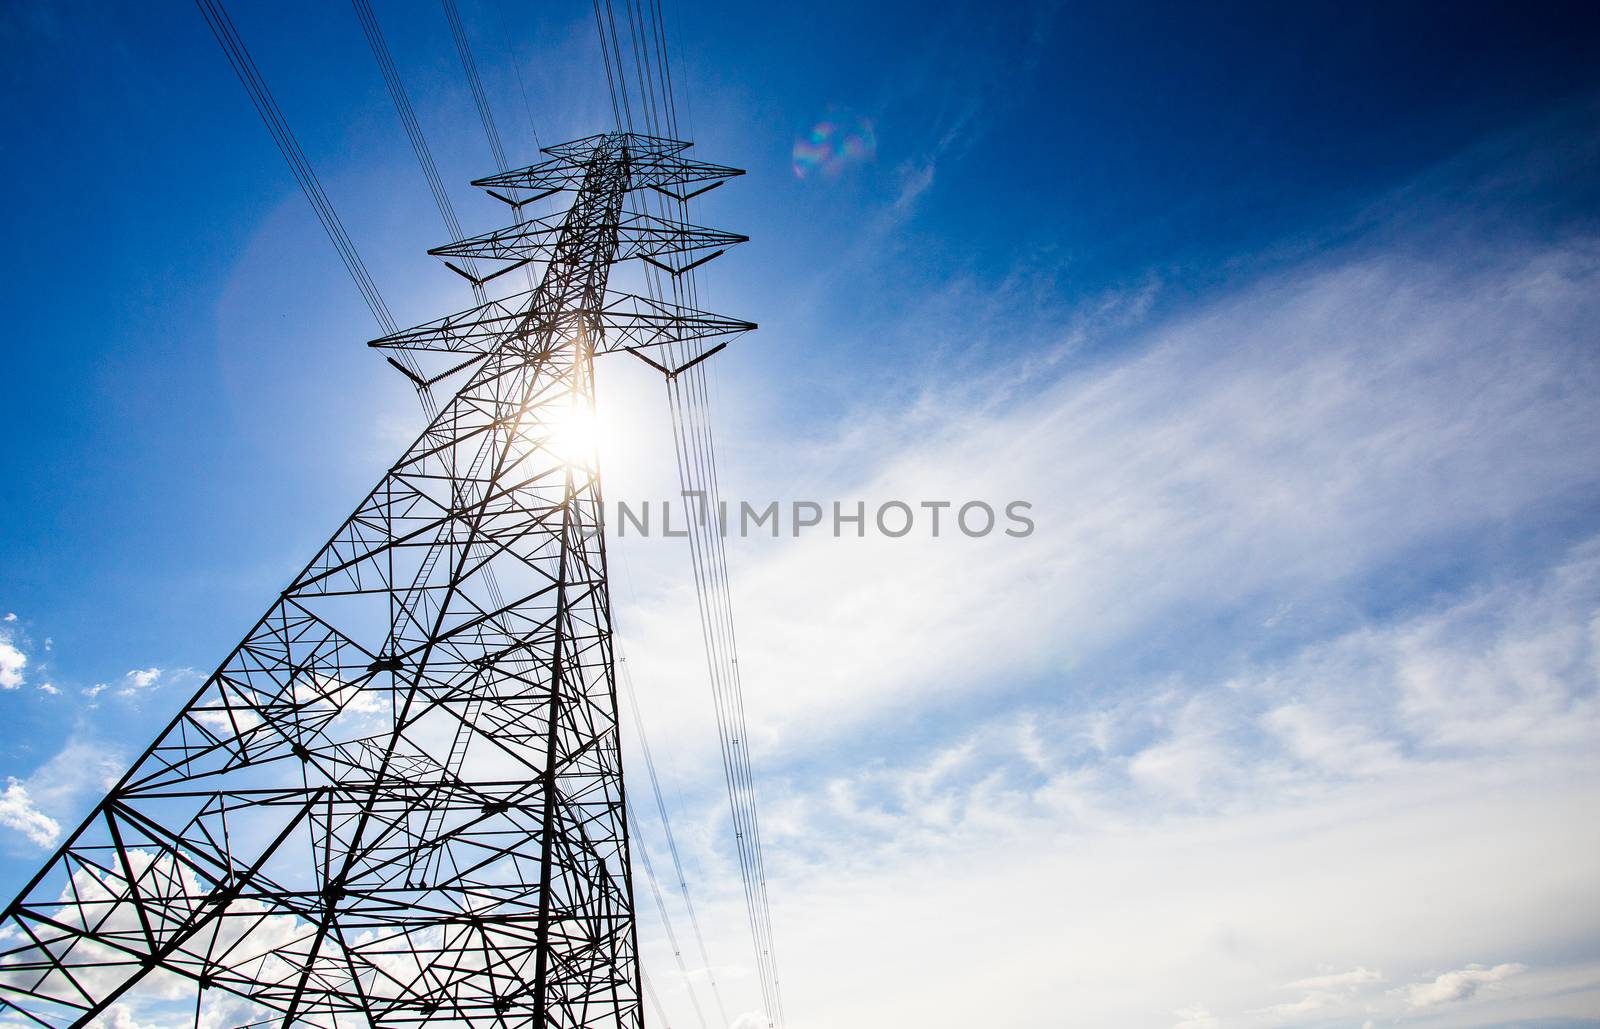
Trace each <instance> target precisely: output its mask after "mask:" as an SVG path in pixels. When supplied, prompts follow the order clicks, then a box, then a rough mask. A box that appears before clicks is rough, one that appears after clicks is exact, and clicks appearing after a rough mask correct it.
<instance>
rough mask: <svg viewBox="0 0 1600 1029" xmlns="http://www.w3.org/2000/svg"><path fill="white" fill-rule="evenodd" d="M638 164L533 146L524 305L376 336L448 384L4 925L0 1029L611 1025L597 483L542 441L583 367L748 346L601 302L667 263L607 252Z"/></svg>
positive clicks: (604, 626) (568, 449)
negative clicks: (545, 196)
mask: <svg viewBox="0 0 1600 1029" xmlns="http://www.w3.org/2000/svg"><path fill="white" fill-rule="evenodd" d="M638 138H639V137H633V136H629V135H625V134H613V135H606V136H595V137H590V138H589V139H587V140H583V141H579V142H578V143H573V144H566V145H564V146H562V147H556V148H551V150H552V152H559V156H560V157H561V158H562V159H563V160H566V161H569V162H572V163H573V164H574V165H575V166H578V167H581V169H582V178H581V185H580V188H579V190H578V192H577V196H576V199H575V201H574V203H573V205H572V207H571V209H570V210H569V211H568V213H567V214H566V216H565V217H564V219H562V220H561V222H560V223H559V224H558V225H556V226H554V227H553V231H552V233H551V237H550V240H549V244H548V252H549V254H550V261H549V267H548V270H547V272H546V274H545V276H544V278H543V281H542V282H541V283H540V285H539V286H538V288H536V289H534V290H533V291H531V292H528V293H522V294H518V295H517V296H514V297H509V298H506V299H505V300H500V301H495V302H493V303H490V304H486V305H483V306H481V307H478V308H475V309H474V310H473V311H471V312H467V313H465V314H463V315H457V316H452V318H450V319H444V320H443V321H442V322H436V323H432V324H431V325H430V326H423V327H420V328H418V329H413V330H409V331H408V332H403V333H399V334H397V335H396V336H394V337H389V338H388V339H387V340H384V341H378V345H382V346H396V347H398V346H414V347H416V348H417V349H428V348H429V347H438V348H441V349H444V350H448V351H452V352H462V353H470V354H471V355H472V356H473V359H474V360H476V361H477V362H478V364H477V367H476V368H475V369H474V370H473V372H472V374H471V375H470V376H469V377H468V378H467V379H466V381H465V382H464V384H463V385H462V386H461V388H460V389H459V391H458V392H457V393H456V394H455V396H454V397H453V398H452V399H451V400H450V402H449V403H448V404H447V405H445V406H444V407H443V409H442V410H441V411H440V413H439V414H438V416H437V417H436V418H434V420H433V421H432V422H431V423H430V424H429V425H428V427H427V428H426V429H425V430H424V431H423V433H422V434H421V436H420V437H419V438H418V439H417V440H416V442H415V443H413V444H412V445H411V446H410V447H409V448H408V449H407V451H406V452H405V453H404V455H402V456H401V458H400V459H399V460H398V461H397V462H396V463H395V464H394V465H393V467H392V468H391V469H390V470H389V471H388V473H387V474H385V475H384V477H383V479H382V481H380V482H379V483H378V485H377V486H376V487H375V488H374V489H373V490H372V492H371V493H369V494H368V495H367V497H366V498H365V499H364V500H363V501H362V502H361V504H360V505H359V506H358V507H357V509H356V510H355V512H354V513H353V514H352V515H351V516H350V517H349V518H348V519H347V520H346V521H345V522H344V523H343V524H342V525H341V526H340V527H339V529H338V530H337V531H336V532H335V533H334V534H333V536H332V538H331V539H330V540H329V541H328V542H327V544H326V545H325V546H324V547H323V548H322V549H321V550H320V551H319V552H318V553H317V554H316V555H315V556H314V557H313V558H312V559H311V561H310V562H309V563H308V564H307V565H306V566H305V568H304V569H303V570H302V571H301V572H300V574H299V575H297V576H296V577H295V578H294V580H293V581H292V582H291V583H290V585H289V586H288V587H287V588H286V589H285V590H284V591H283V592H282V593H281V594H280V595H279V597H278V598H277V599H276V600H275V601H274V602H273V604H272V605H271V607H270V608H269V609H268V610H267V612H266V614H265V615H263V616H262V618H261V620H260V621H259V622H257V623H256V625H255V626H254V627H253V628H252V629H251V630H250V632H249V633H248V634H247V635H246V636H245V638H244V640H243V641H242V642H241V643H240V644H239V645H238V647H237V648H235V649H234V651H233V652H232V653H231V654H229V655H228V657H227V658H226V660H224V661H223V662H222V664H221V665H220V667H218V669H217V670H216V672H215V673H213V674H212V675H211V676H210V677H209V678H208V679H207V680H206V682H205V683H204V685H203V686H202V687H201V688H200V689H199V691H198V692H197V693H196V694H195V695H194V697H193V698H192V699H191V700H190V701H189V703H188V704H186V705H185V706H184V707H183V709H182V710H181V711H180V712H179V713H178V714H177V716H176V717H175V718H173V720H172V721H171V722H170V723H169V724H168V726H167V727H166V728H165V729H164V730H163V731H162V732H161V734H160V735H159V736H158V738H157V739H156V741H155V742H154V743H153V744H152V745H151V746H150V747H149V749H148V750H146V751H145V752H144V753H143V755H142V756H140V758H139V759H138V760H137V761H136V762H135V763H134V765H133V767H132V768H131V769H130V770H129V771H128V772H127V774H126V775H125V776H124V777H123V778H122V779H121V780H120V781H119V782H118V783H117V784H116V785H115V786H114V787H113V788H112V789H111V790H110V792H109V793H108V794H107V796H106V797H105V798H104V799H103V800H102V801H101V802H100V803H99V804H98V805H97V806H96V807H95V809H94V810H93V812H92V813H91V814H90V815H89V816H88V817H87V818H86V819H85V820H84V822H83V823H82V825H80V826H79V827H78V828H77V829H76V831H74V832H73V833H72V834H71V835H70V837H68V839H67V840H66V842H65V843H64V844H62V846H61V847H60V849H59V850H58V851H57V852H56V853H55V855H54V856H53V857H52V858H51V859H50V860H49V862H48V863H47V864H46V865H45V866H44V867H43V868H42V869H40V871H39V872H38V874H36V875H35V876H34V877H33V879H32V880H31V881H30V882H29V883H28V884H27V886H26V887H25V888H24V889H23V891H22V893H21V894H20V895H19V896H18V897H17V898H16V899H15V900H14V901H13V902H12V903H11V904H10V905H9V906H8V907H7V908H6V910H5V913H4V916H3V919H0V1022H4V1023H5V1024H7V1025H36V1026H44V1027H66V1026H82V1025H88V1024H91V1023H95V1022H97V1020H98V1021H101V1022H106V1023H109V1022H110V1021H112V1020H113V1019H114V1018H116V1017H119V1016H118V1014H117V1013H116V1012H113V1011H112V1010H111V1008H112V1005H113V1004H117V1003H119V1002H120V1003H126V1004H129V1005H131V1006H132V1007H131V1011H132V1014H133V1016H134V1017H136V1018H137V1020H138V1021H140V1022H144V1023H151V1022H153V1023H155V1024H158V1025H161V1026H164V1027H165V1026H178V1025H185V1024H193V1025H195V1026H199V1025H201V1024H206V1025H213V1024H216V1025H225V1026H244V1025H251V1026H258V1025H259V1026H264V1025H278V1026H283V1027H288V1026H312V1027H318V1029H351V1027H375V1026H380V1025H381V1026H396V1027H403V1026H420V1025H430V1026H445V1025H448V1026H465V1027H489V1026H494V1027H497V1029H549V1027H559V1029H640V1027H641V1026H642V1024H643V1021H642V1015H641V1011H640V994H639V986H640V971H639V964H638V959H637V942H636V931H635V924H634V895H633V886H632V880H631V876H630V871H629V851H628V847H629V843H628V834H627V814H626V811H625V808H624V793H623V781H622V758H621V753H620V743H619V736H618V731H617V703H616V682H615V672H614V665H613V658H612V636H611V601H610V595H609V591H608V585H607V575H606V553H605V544H604V536H603V533H602V525H601V510H602V506H601V505H602V496H601V484H600V474H599V470H598V467H597V463H596V461H595V459H594V455H593V453H592V452H583V451H581V450H578V449H575V448H574V446H573V444H572V443H571V439H572V435H573V434H572V433H571V432H570V431H568V430H569V428H570V426H571V424H572V419H573V418H574V417H577V416H582V415H583V414H584V413H585V412H587V411H589V410H590V409H591V408H592V405H593V399H594V394H593V390H594V376H593V364H592V361H593V358H594V356H595V355H596V354H600V353H606V352H610V351H615V350H619V349H635V348H638V347H643V346H654V345H657V343H656V342H651V341H661V340H665V339H666V338H668V337H671V338H679V339H696V338H707V337H705V336H704V335H697V334H706V333H710V332H712V331H713V330H715V331H720V332H723V333H725V334H728V333H733V334H736V333H737V332H742V331H745V330H746V329H748V328H751V327H752V326H749V325H747V324H745V323H738V322H733V321H731V320H727V319H720V320H719V319H714V318H712V317H711V316H703V315H700V314H699V313H698V312H691V311H686V310H684V309H680V308H673V307H671V306H670V305H662V304H659V303H657V302H653V301H646V300H643V299H642V298H638V297H619V296H616V295H610V296H608V294H607V292H606V289H607V287H606V283H607V275H608V271H609V269H610V267H611V265H612V264H613V263H614V262H615V261H616V260H618V259H620V257H621V256H622V255H624V254H626V253H628V252H629V251H630V249H632V250H634V251H638V250H639V249H640V248H641V247H643V246H646V245H649V246H652V247H656V248H658V249H656V250H655V251H654V252H658V253H676V252H682V250H683V249H686V248H690V247H692V246H693V245H695V244H693V243H691V242H688V241H687V240H683V241H679V243H678V244H676V245H675V244H673V243H672V241H671V240H670V239H669V238H668V236H669V234H670V233H669V230H668V229H667V227H666V226H664V225H655V226H651V227H650V229H649V230H648V232H645V231H643V230H640V229H638V228H636V227H630V228H629V229H627V230H624V228H623V226H625V225H629V223H628V222H626V221H625V219H624V218H623V214H622V206H623V200H624V197H625V196H626V194H627V193H628V191H629V190H630V189H631V188H633V186H634V183H633V180H632V177H631V168H632V167H633V166H634V165H635V162H636V160H637V159H638V157H639V154H638V153H636V152H635V147H636V146H637V147H640V148H642V150H643V151H644V153H645V154H646V156H649V157H651V159H657V158H659V157H661V156H662V155H669V154H671V153H681V150H682V148H683V147H684V146H686V144H678V143H669V142H666V141H656V140H648V141H645V142H642V143H636V142H635V140H637V139H638ZM672 147H678V148H679V149H677V150H673V149H672ZM685 231H688V230H687V228H686V229H685ZM646 239H648V240H649V241H650V242H649V243H648V244H646V243H644V242H642V240H646ZM675 247H676V249H675ZM675 333H676V335H674V334H675ZM124 1014H126V1012H124Z"/></svg>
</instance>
